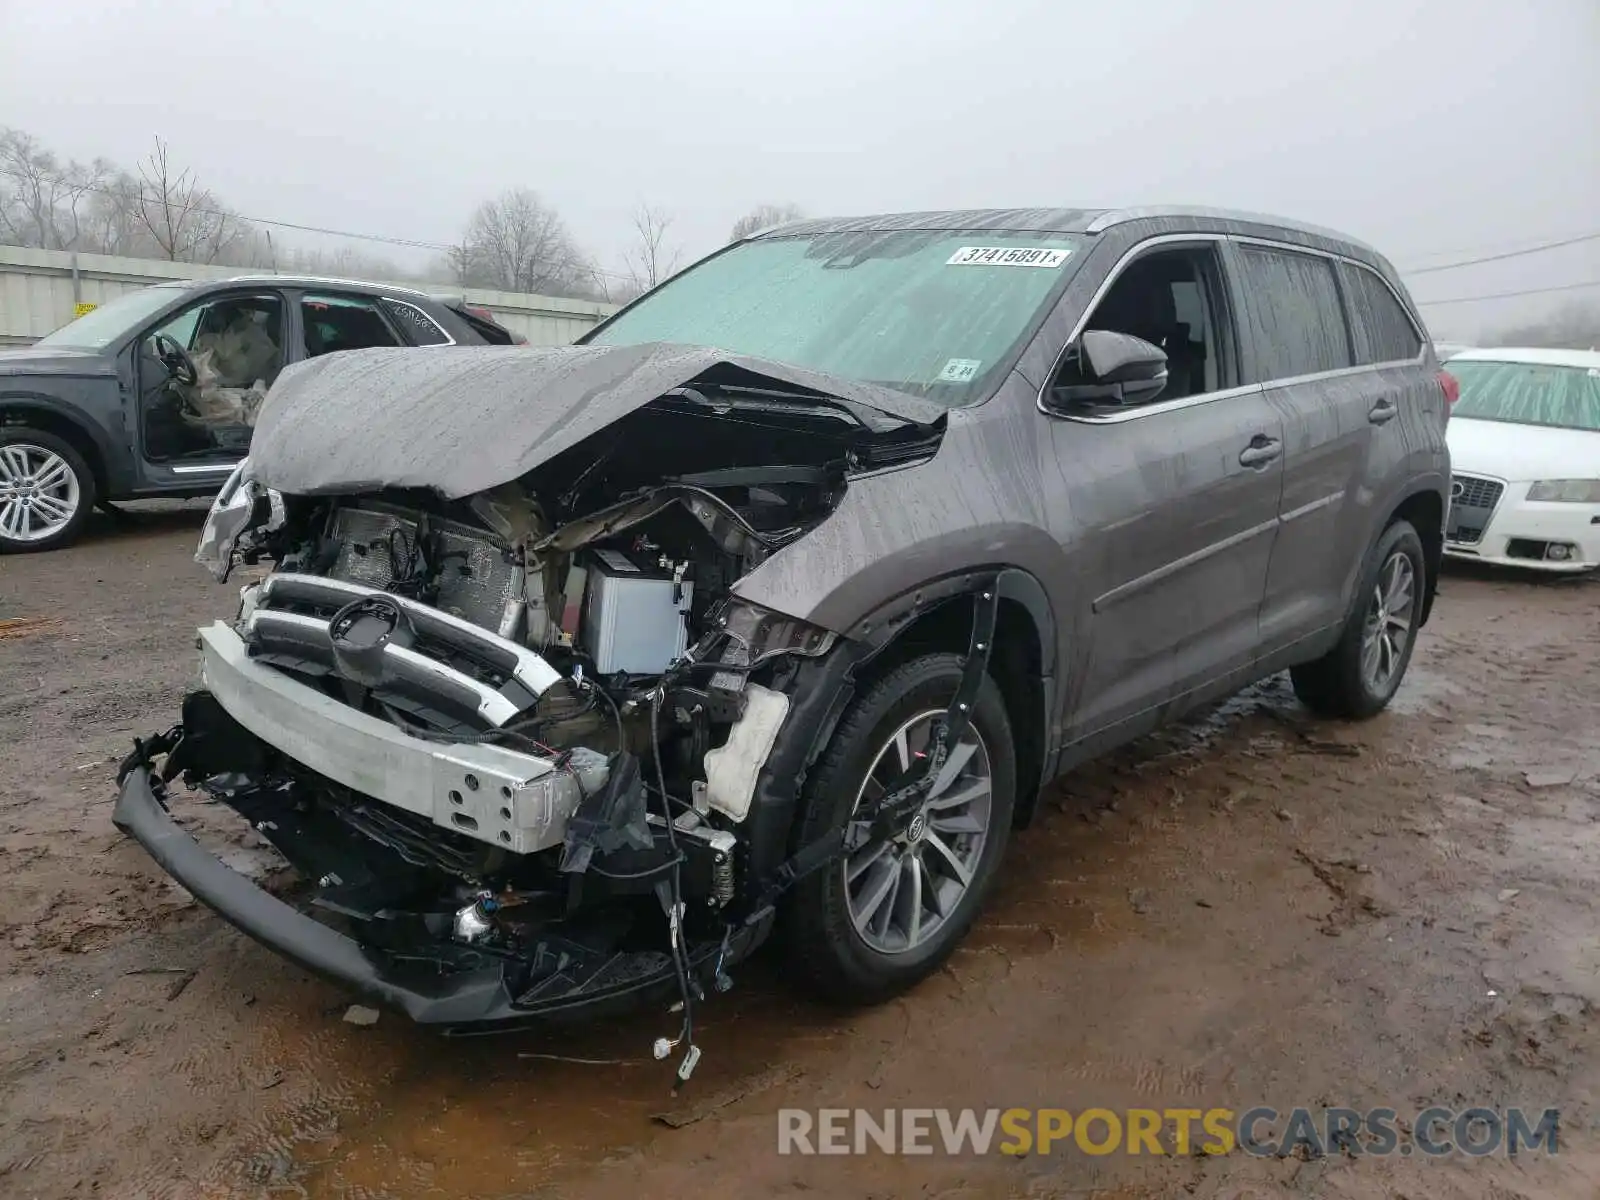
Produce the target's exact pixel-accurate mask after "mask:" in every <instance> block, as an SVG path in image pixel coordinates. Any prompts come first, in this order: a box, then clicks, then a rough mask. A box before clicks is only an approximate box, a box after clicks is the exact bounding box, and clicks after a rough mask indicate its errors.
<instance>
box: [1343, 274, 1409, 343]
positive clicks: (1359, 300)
mask: <svg viewBox="0 0 1600 1200" xmlns="http://www.w3.org/2000/svg"><path fill="white" fill-rule="evenodd" d="M1340 272H1341V274H1342V276H1343V278H1344V294H1345V297H1346V298H1347V299H1348V300H1349V302H1350V327H1351V330H1352V332H1353V333H1354V334H1355V343H1356V344H1355V357H1356V362H1357V363H1358V364H1359V365H1362V366H1367V365H1370V364H1372V363H1389V362H1414V361H1415V360H1416V357H1417V355H1419V354H1421V353H1422V335H1421V334H1419V333H1418V332H1417V327H1416V324H1415V323H1414V322H1413V321H1412V319H1411V315H1410V314H1409V313H1408V312H1406V310H1405V308H1404V306H1402V305H1401V303H1400V301H1399V300H1397V299H1396V298H1395V294H1394V293H1393V292H1392V291H1390V290H1389V285H1388V284H1387V283H1385V282H1384V281H1383V280H1382V279H1380V278H1378V276H1377V275H1376V274H1374V273H1373V272H1372V271H1369V270H1368V269H1367V268H1366V267H1357V266H1352V265H1351V264H1349V263H1344V264H1341V266H1340Z"/></svg>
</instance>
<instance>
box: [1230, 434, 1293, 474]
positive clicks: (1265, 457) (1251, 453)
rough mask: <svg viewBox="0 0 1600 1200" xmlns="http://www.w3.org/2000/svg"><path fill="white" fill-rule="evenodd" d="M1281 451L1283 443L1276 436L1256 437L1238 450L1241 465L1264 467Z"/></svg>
mask: <svg viewBox="0 0 1600 1200" xmlns="http://www.w3.org/2000/svg"><path fill="white" fill-rule="evenodd" d="M1282 453H1283V443H1282V442H1280V441H1278V440H1277V439H1276V438H1269V437H1256V438H1253V439H1251V442H1250V444H1249V445H1248V446H1246V447H1245V448H1244V449H1243V450H1241V451H1239V465H1240V466H1241V467H1264V466H1266V465H1267V464H1268V463H1269V462H1272V461H1273V460H1274V459H1276V458H1277V457H1278V456H1279V455H1281V454H1282Z"/></svg>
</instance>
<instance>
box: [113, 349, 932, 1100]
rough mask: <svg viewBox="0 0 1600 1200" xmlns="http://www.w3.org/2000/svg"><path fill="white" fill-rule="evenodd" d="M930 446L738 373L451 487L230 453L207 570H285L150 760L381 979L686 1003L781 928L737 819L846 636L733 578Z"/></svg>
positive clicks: (207, 665) (680, 391) (535, 998)
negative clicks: (232, 822) (655, 995)
mask: <svg viewBox="0 0 1600 1200" xmlns="http://www.w3.org/2000/svg"><path fill="white" fill-rule="evenodd" d="M939 435H940V430H939V428H938V427H937V426H930V425H925V424H919V423H916V422H911V421H905V420H888V419H885V420H882V421H880V422H874V423H872V424H868V423H865V422H863V421H862V420H861V419H860V418H859V416H858V415H855V414H853V413H852V412H851V411H850V410H849V409H848V408H844V407H841V406H840V405H839V404H837V403H836V402H834V401H832V400H830V399H829V398H827V397H825V396H820V395H816V394H813V393H811V392H809V391H806V390H803V389H792V390H791V389H785V388H780V387H778V386H776V385H774V384H773V383H772V382H771V381H760V380H752V379H751V378H749V377H748V376H747V375H746V374H745V373H742V372H732V373H724V374H723V375H722V376H720V377H718V378H714V379H706V380H697V381H696V383H695V385H694V386H682V387H676V388H673V389H671V390H669V391H668V392H667V393H665V394H663V395H661V396H659V397H658V398H656V399H655V400H654V401H652V402H649V403H647V404H644V405H642V406H640V407H638V408H637V409H636V410H635V411H632V412H630V413H628V414H627V415H625V416H623V417H621V418H620V419H619V420H617V421H615V422H614V423H612V424H610V425H607V426H606V427H604V428H603V429H601V430H600V431H599V432H597V433H595V434H593V435H592V436H590V437H587V438H585V439H583V440H581V441H579V442H578V443H577V444H575V445H573V446H571V447H569V448H567V449H565V450H563V451H562V452H560V453H559V454H557V455H555V456H554V457H553V458H551V459H549V460H548V461H546V462H544V463H542V464H540V465H539V466H537V467H536V468H535V469H533V470H532V471H530V472H528V473H527V474H525V475H524V476H522V477H521V478H518V479H516V480H513V481H510V482H506V483H501V484H498V485H496V486H494V487H492V488H489V489H487V490H484V491H481V492H477V493H473V494H469V495H464V496H460V497H456V498H446V497H444V496H442V495H441V494H440V493H439V491H437V490H433V489H428V488H420V487H388V486H380V487H375V488H372V489H370V490H362V491H357V492H337V493H330V494H320V495H294V494H285V493H281V492H279V491H277V490H274V489H272V488H270V487H268V486H266V485H264V484H262V483H261V482H259V481H258V480H256V479H255V478H254V477H253V476H252V473H251V469H250V464H249V463H246V464H242V465H241V468H240V470H239V471H237V472H236V473H235V477H234V478H233V479H232V480H230V481H229V484H228V486H227V487H226V488H225V489H224V491H223V494H222V495H221V496H220V497H219V498H218V501H217V504H216V506H215V507H214V509H213V513H212V519H211V520H210V521H208V524H207V530H206V533H205V535H203V537H202V543H201V550H200V553H199V554H198V555H197V558H198V559H199V560H200V561H202V562H205V563H207V564H208V565H210V566H211V567H212V568H213V570H214V571H215V572H216V573H217V575H218V576H219V577H220V578H226V577H227V576H228V575H229V573H230V571H231V570H233V569H234V568H235V567H236V566H237V565H238V564H240V563H244V564H252V565H253V564H256V563H261V562H269V563H270V564H271V566H272V570H271V571H270V573H268V574H267V575H266V576H265V578H263V579H261V580H260V581H259V582H252V583H249V584H247V585H246V586H245V587H244V588H243V589H242V592H241V603H240V607H239V610H238V613H237V615H236V617H235V618H234V619H233V620H231V621H219V622H218V623H216V624H214V625H212V626H209V627H207V628H203V629H202V630H201V631H200V640H199V644H200V648H201V655H202V665H203V679H204V685H205V686H204V690H201V691H197V692H195V693H192V694H191V695H190V696H189V697H188V699H187V701H186V703H185V707H184V712H183V718H182V724H181V727H180V729H179V730H176V731H174V734H173V735H172V736H171V737H170V738H169V739H168V740H167V742H166V743H165V744H162V745H154V744H152V745H150V746H147V747H143V748H142V757H143V760H144V761H148V762H150V763H152V764H153V762H154V760H155V758H156V757H157V753H158V752H160V751H165V752H166V757H165V761H164V762H163V763H162V765H161V767H160V770H159V779H160V780H161V781H163V782H170V781H173V780H175V779H177V778H179V777H180V776H181V777H182V779H183V780H184V781H185V782H186V783H188V784H189V785H190V786H191V787H194V788H197V789H200V790H202V791H204V792H205V793H207V794H208V795H209V796H210V797H211V798H213V799H215V800H217V801H220V802H221V803H223V804H226V805H228V806H229V807H231V808H233V809H235V810H236V811H237V812H238V813H240V814H241V815H242V816H243V817H245V818H246V819H247V820H249V821H250V823H251V824H252V825H253V826H254V828H255V829H256V830H257V831H259V832H260V833H261V834H262V836H264V837H265V838H267V839H268V840H269V841H270V842H271V843H272V844H273V845H274V846H275V847H276V848H277V849H278V850H279V851H280V852H281V853H282V854H283V855H284V857H285V858H286V859H287V860H288V861H289V862H290V863H291V864H292V865H293V866H294V867H295V868H296V869H297V871H298V872H299V873H300V874H301V875H302V876H303V877H304V878H305V879H306V880H307V881H314V883H313V884H312V886H311V889H310V897H309V904H310V909H311V911H313V912H314V913H315V914H316V917H317V919H318V920H319V921H321V922H323V923H326V924H329V925H331V926H333V927H334V928H337V929H341V930H343V931H345V932H347V933H348V935H349V936H350V937H352V938H354V939H355V940H356V941H357V942H358V943H359V944H360V946H361V947H362V949H363V952H364V953H365V954H367V955H368V957H369V958H370V957H373V956H377V957H378V959H380V960H381V961H382V963H383V967H384V970H385V971H388V972H390V973H399V974H400V975H403V976H406V977H411V976H415V977H418V978H423V979H427V978H434V979H438V978H449V977H451V976H453V975H458V974H460V975H469V974H472V973H479V974H481V973H483V972H484V971H485V970H486V969H494V970H497V971H498V973H499V975H500V977H501V978H502V979H503V980H504V983H505V987H506V989H507V994H508V997H509V1006H510V1009H511V1010H514V1011H515V1012H516V1013H520V1014H526V1015H527V1016H529V1017H536V1016H549V1015H553V1014H558V1013H561V1012H563V1011H566V1010H569V1009H573V1008H576V1007H583V1008H585V1009H590V1008H592V1007H594V1005H595V1004H596V1003H598V1002H604V1001H606V1000H608V999H615V1000H618V1001H621V1000H624V999H627V998H630V997H636V996H637V995H638V994H641V993H643V992H646V991H649V990H651V989H653V988H658V987H659V988H665V989H678V990H680V991H681V993H682V1003H683V1005H684V1008H685V1012H686V1013H687V1011H688V1008H689V1006H690V1004H691V1003H692V997H693V995H694V994H698V992H699V984H698V982H696V981H697V980H698V979H700V978H710V979H712V980H713V981H714V982H715V983H716V985H717V986H718V987H724V986H726V980H727V976H726V974H725V971H724V968H725V966H726V965H727V964H728V963H730V962H732V961H735V960H736V959H737V958H738V957H739V956H741V955H742V954H743V953H745V952H747V951H748V949H749V948H750V947H751V946H752V945H753V944H754V943H755V942H756V941H757V940H759V938H760V937H761V936H763V934H764V932H765V931H764V928H763V927H761V926H760V924H759V922H757V921H755V920H753V919H752V917H753V916H754V917H761V916H762V915H763V914H762V913H761V912H759V911H758V910H759V909H760V900H761V897H760V896H759V895H758V894H757V891H758V889H757V888H756V887H755V886H754V885H755V883H756V882H757V881H754V880H751V879H749V878H747V877H746V874H745V870H746V863H747V861H748V846H747V844H746V839H745V834H744V830H743V825H744V822H745V821H746V818H747V816H748V814H749V811H750V805H751V800H752V796H753V794H754V792H755V790H756V783H757V777H758V775H759V774H760V772H761V771H762V770H763V768H764V766H765V765H766V763H767V759H768V756H769V755H770V754H771V752H772V749H773V746H774V743H775V741H776V740H777V738H778V737H779V735H780V732H781V731H782V729H783V727H784V724H785V721H786V719H787V718H788V717H789V714H790V710H791V706H792V704H793V703H794V694H795V689H796V680H797V678H798V675H799V671H800V668H801V665H802V664H804V663H805V662H808V661H810V662H817V661H819V660H822V659H824V658H826V657H827V656H828V655H829V654H830V652H831V651H832V650H833V649H834V647H835V645H836V643H837V641H838V635H836V634H835V633H833V632H830V631H828V630H823V629H820V628H817V627H813V626H810V625H807V624H805V623H803V622H800V621H797V620H794V619H792V618H789V617H786V616H783V615H781V614H777V613H773V612H770V611H767V610H764V609H761V608H759V607H757V606H754V605H751V604H749V603H746V602H743V601H741V600H739V599H738V598H737V597H735V596H733V595H732V594H731V593H730V590H729V589H730V587H731V585H732V584H733V583H734V582H735V581H736V580H738V579H739V578H740V577H741V576H743V575H745V574H746V573H748V572H749V571H751V570H752V569H754V568H755V567H756V566H758V565H759V564H760V563H762V562H763V561H764V560H766V559H767V558H768V557H769V556H771V555H774V554H777V553H780V552H781V551H782V550H783V548H784V547H785V546H787V545H789V544H791V543H792V542H794V541H795V540H797V539H799V538H801V537H804V536H805V535H806V534H807V533H808V532H810V531H811V530H812V529H814V528H815V527H816V526H817V525H818V524H819V523H821V522H823V521H824V520H825V519H826V518H827V516H828V515H829V513H830V512H831V511H832V510H833V508H834V507H835V505H836V504H837V503H838V502H839V499H840V498H841V497H842V496H843V494H844V491H845V489H847V488H848V487H849V486H850V480H851V479H852V478H854V477H857V476H859V475H860V474H862V473H864V472H872V471H879V470H883V469H887V468H892V467H895V466H898V465H901V464H904V463H907V462H914V461H918V460H921V459H926V458H927V457H929V456H930V455H932V454H933V453H934V452H935V450H936V449H937V445H938V440H939ZM760 882H761V883H762V884H763V885H765V884H767V883H768V882H770V881H765V880H763V881H760ZM225 915H227V914H225ZM766 915H770V914H766ZM499 1015H500V1016H504V1015H505V1014H503V1013H502V1014H499ZM446 1023H448V1022H446ZM685 1036H689V1035H688V1034H687V1033H686V1034H685ZM671 1044H676V1043H671ZM691 1045H692V1042H691ZM659 1049H660V1047H659V1046H658V1050H659ZM668 1049H670V1045H669V1047H668ZM662 1053H663V1054H664V1053H665V1051H662ZM692 1067H693V1064H692V1062H690V1063H688V1064H687V1069H688V1070H692ZM685 1077H686V1076H685Z"/></svg>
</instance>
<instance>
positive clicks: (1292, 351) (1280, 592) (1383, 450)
mask: <svg viewBox="0 0 1600 1200" xmlns="http://www.w3.org/2000/svg"><path fill="white" fill-rule="evenodd" d="M1234 253H1235V257H1236V259H1237V261H1238V263H1239V271H1240V278H1241V280H1242V282H1243V288H1244V292H1245V313H1246V320H1245V325H1246V342H1247V360H1248V363H1249V367H1248V369H1249V370H1250V372H1251V373H1252V375H1251V377H1252V378H1253V379H1255V380H1256V381H1257V382H1259V383H1261V384H1262V385H1263V387H1264V388H1265V393H1266V397H1267V400H1268V401H1269V403H1271V404H1272V406H1273V407H1274V408H1275V409H1276V410H1277V411H1278V413H1279V414H1280V415H1281V416H1282V419H1283V424H1284V446H1285V458H1284V475H1283V499H1282V503H1281V506H1280V509H1279V518H1280V528H1279V530H1278V537H1277V542H1276V544H1275V545H1274V548H1273V552H1272V564H1271V568H1270V570H1269V571H1268V575H1267V589H1266V596H1265V598H1264V600H1263V602H1262V609H1261V634H1262V647H1261V650H1262V653H1263V654H1269V653H1272V652H1273V651H1275V650H1279V649H1282V648H1283V647H1285V646H1288V645H1291V644H1293V643H1295V642H1297V641H1299V640H1300V639H1302V638H1305V637H1308V636H1310V635H1312V634H1314V633H1316V632H1318V631H1319V630H1323V629H1325V628H1327V627H1328V626H1330V625H1334V624H1337V623H1339V622H1340V621H1342V620H1343V619H1344V615H1345V612H1346V609H1347V605H1348V600H1349V591H1348V590H1349V588H1350V587H1351V586H1353V581H1354V576H1355V571H1356V569H1357V568H1358V567H1359V565H1360V563H1361V562H1362V560H1363V558H1364V556H1365V553H1366V548H1367V542H1368V541H1369V540H1370V537H1371V534H1372V521H1373V510H1374V506H1375V504H1376V503H1377V502H1379V501H1382V502H1387V501H1388V499H1389V495H1388V491H1389V489H1388V482H1389V480H1390V479H1391V478H1392V474H1393V469H1394V465H1395V462H1396V461H1397V457H1398V456H1396V455H1394V454H1392V453H1390V451H1389V450H1388V449H1387V447H1388V443H1389V441H1390V440H1391V439H1393V438H1397V437H1399V436H1400V433H1399V431H1400V429H1401V424H1400V422H1399V421H1398V417H1399V416H1400V413H1401V411H1402V408H1403V405H1404V397H1403V395H1402V393H1403V391H1404V389H1405V388H1406V387H1407V386H1408V383H1409V382H1410V380H1411V378H1412V376H1414V375H1415V363H1416V361H1417V360H1418V358H1419V356H1420V355H1421V353H1422V345H1421V339H1420V336H1419V335H1417V333H1416V331H1415V330H1414V329H1411V328H1410V321H1409V318H1408V317H1406V315H1405V311H1404V309H1399V302H1398V301H1397V300H1396V299H1395V298H1394V296H1393V294H1392V293H1391V292H1389V290H1388V285H1387V284H1386V283H1385V282H1384V281H1383V280H1382V279H1381V278H1380V277H1378V276H1377V275H1375V274H1374V273H1372V272H1371V271H1369V270H1367V268H1365V267H1356V266H1351V265H1350V264H1348V263H1347V262H1345V261H1344V260H1341V259H1338V258H1335V257H1333V256H1331V255H1327V254H1321V253H1318V252H1315V251H1312V250H1308V249H1306V248H1303V247H1295V246H1287V245H1280V244H1277V243H1272V242H1265V241H1257V240H1254V239H1246V238H1240V239H1238V242H1237V245H1236V246H1235V247H1234ZM1352 293H1353V297H1354V302H1353V303H1351V304H1350V305H1348V310H1347V305H1346V303H1345V301H1346V297H1347V295H1351V294H1352ZM1385 298H1387V301H1388V303H1389V305H1391V306H1393V307H1394V308H1397V309H1399V313H1398V320H1396V314H1395V313H1393V312H1391V311H1390V310H1389V309H1386V308H1381V307H1379V305H1380V304H1381V302H1382V301H1383V300H1384V299H1385ZM1352 316H1354V318H1355V320H1354V321H1352V319H1351V318H1352ZM1407 353H1409V358H1410V362H1409V363H1407V362H1405V361H1400V362H1395V363H1390V362H1389V361H1387V360H1388V358H1389V356H1391V355H1402V354H1407ZM1408 367H1409V372H1408Z"/></svg>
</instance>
